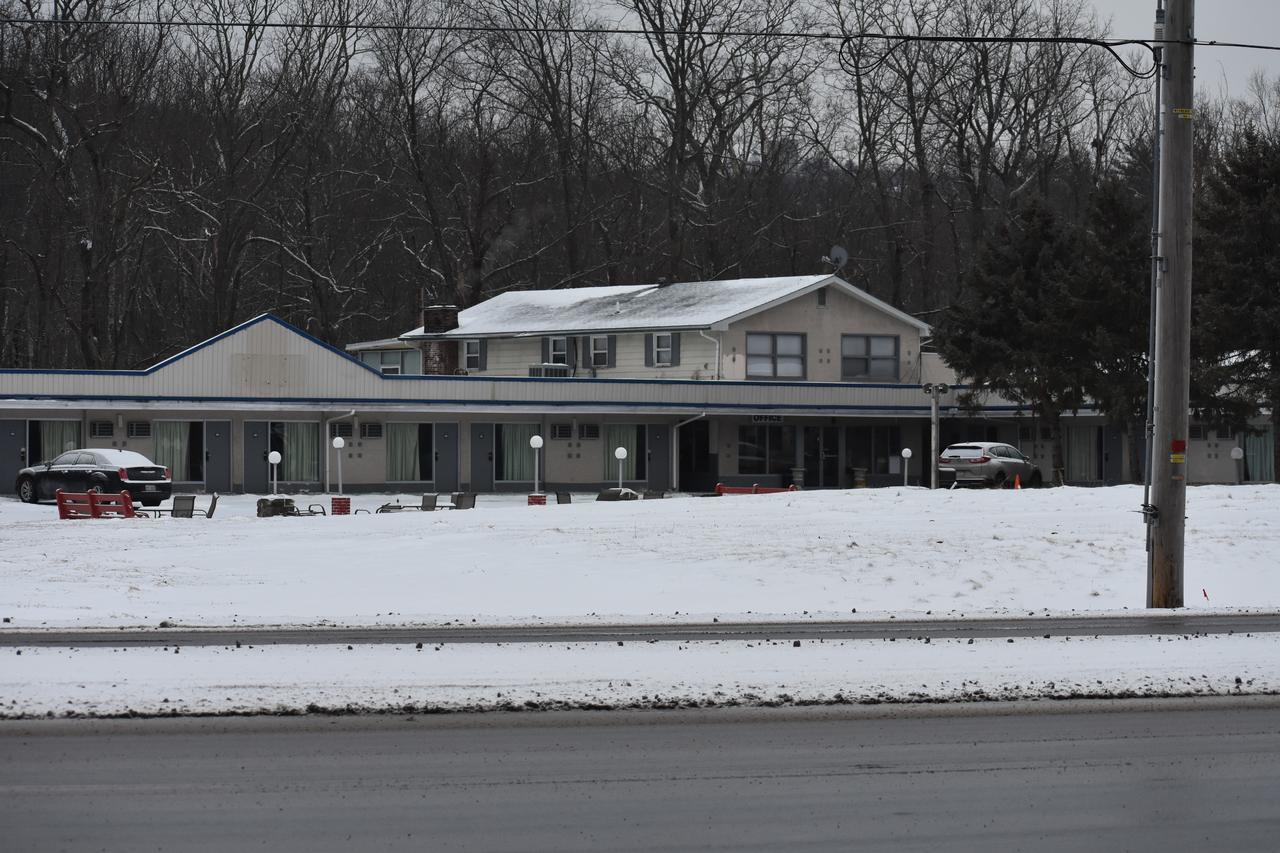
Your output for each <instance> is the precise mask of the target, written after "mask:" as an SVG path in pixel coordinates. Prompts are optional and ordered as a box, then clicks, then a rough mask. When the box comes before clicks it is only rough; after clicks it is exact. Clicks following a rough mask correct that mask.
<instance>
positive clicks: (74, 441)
mask: <svg viewBox="0 0 1280 853" xmlns="http://www.w3.org/2000/svg"><path fill="white" fill-rule="evenodd" d="M79 446H80V422H79V421H41V422H40V452H41V454H42V455H43V456H44V458H45V459H52V458H53V457H55V456H57V455H58V454H59V453H62V452H64V451H67V450H74V449H75V448H77V447H79ZM37 461H44V460H36V459H33V460H31V462H32V463H33V464H34V463H35V462H37Z"/></svg>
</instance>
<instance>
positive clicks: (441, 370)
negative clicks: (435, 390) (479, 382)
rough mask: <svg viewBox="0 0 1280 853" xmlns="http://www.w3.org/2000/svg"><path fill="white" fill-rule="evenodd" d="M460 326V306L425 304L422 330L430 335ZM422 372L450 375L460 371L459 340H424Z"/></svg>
mask: <svg viewBox="0 0 1280 853" xmlns="http://www.w3.org/2000/svg"><path fill="white" fill-rule="evenodd" d="M456 328H458V306H456V305H423V306H422V331H423V332H424V333H426V334H428V335H431V334H439V333H440V332H448V331H450V330H452V329H456ZM422 372H423V373H431V374H435V375H448V374H453V373H457V372H458V342H457V341H422Z"/></svg>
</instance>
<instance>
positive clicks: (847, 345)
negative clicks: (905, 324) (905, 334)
mask: <svg viewBox="0 0 1280 853" xmlns="http://www.w3.org/2000/svg"><path fill="white" fill-rule="evenodd" d="M898 375H899V374H898V337H897V335H843V336H842V337H841V338H840V378H841V379H845V380H849V379H883V380H886V381H888V382H897V381H898Z"/></svg>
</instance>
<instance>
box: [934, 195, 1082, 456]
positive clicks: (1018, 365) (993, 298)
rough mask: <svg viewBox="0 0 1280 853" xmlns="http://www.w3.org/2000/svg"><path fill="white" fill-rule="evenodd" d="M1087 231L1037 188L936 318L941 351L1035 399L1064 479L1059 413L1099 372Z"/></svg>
mask: <svg viewBox="0 0 1280 853" xmlns="http://www.w3.org/2000/svg"><path fill="white" fill-rule="evenodd" d="M1088 242H1089V241H1088V237H1087V235H1086V234H1085V232H1083V231H1082V230H1081V229H1080V228H1078V227H1076V226H1073V225H1071V224H1069V223H1066V222H1063V221H1061V220H1060V219H1059V218H1058V217H1056V216H1055V215H1054V213H1053V212H1052V211H1051V210H1050V209H1049V208H1048V206H1047V205H1046V204H1045V203H1044V201H1043V200H1042V199H1039V198H1033V199H1031V200H1030V201H1029V202H1026V203H1024V205H1023V206H1022V207H1021V208H1019V209H1018V210H1017V211H1015V213H1014V214H1013V215H1012V216H1011V217H1010V218H1009V219H1008V220H1007V221H1006V222H1005V223H1004V224H1002V225H1001V226H1000V227H999V228H998V229H997V231H996V233H995V235H994V237H993V239H992V240H991V241H990V242H989V243H988V244H987V246H986V247H985V248H984V249H983V251H982V252H981V254H980V256H979V258H978V260H977V262H976V263H975V265H974V268H973V271H972V272H971V273H970V274H969V275H968V276H967V277H966V278H965V280H964V282H963V287H962V290H961V294H960V297H959V299H958V300H957V302H956V303H955V304H953V305H952V307H951V308H950V309H948V310H947V312H946V313H945V314H944V315H943V318H942V320H941V321H939V322H938V323H937V324H936V325H935V326H934V333H935V343H936V344H937V347H938V352H939V353H940V354H941V355H942V357H943V358H944V359H945V360H946V361H947V363H948V364H950V365H951V366H952V367H953V368H954V369H955V370H956V372H957V373H959V374H960V375H961V376H963V377H966V378H967V379H969V380H970V382H971V383H972V384H973V385H974V386H976V388H978V389H987V390H990V391H993V392H995V393H998V394H1000V395H1001V396H1004V397H1007V398H1008V399H1011V400H1014V401H1015V402H1018V403H1023V404H1026V405H1028V406H1030V407H1031V409H1032V411H1033V413H1034V414H1036V415H1037V416H1038V417H1039V418H1041V419H1042V420H1043V421H1044V423H1045V424H1046V425H1047V426H1048V427H1049V431H1050V439H1051V441H1052V444H1053V467H1054V469H1055V473H1056V474H1057V476H1058V477H1059V479H1061V472H1062V470H1063V468H1064V463H1063V458H1064V454H1063V442H1062V415H1063V414H1066V413H1068V412H1074V411H1077V410H1078V409H1079V408H1080V407H1081V406H1082V405H1083V404H1084V403H1085V401H1086V394H1087V390H1088V388H1089V387H1090V382H1091V380H1092V379H1093V377H1094V376H1095V375H1096V372H1097V353H1096V351H1095V347H1094V345H1093V343H1092V341H1091V338H1090V330H1091V329H1092V327H1093V325H1094V323H1095V321H1096V319H1097V318H1098V316H1099V309H1100V306H1099V304H1098V302H1097V300H1096V298H1095V296H1094V293H1093V289H1092V288H1089V287H1087V286H1086V285H1087V283H1088V278H1089V271H1088V258H1087V253H1088Z"/></svg>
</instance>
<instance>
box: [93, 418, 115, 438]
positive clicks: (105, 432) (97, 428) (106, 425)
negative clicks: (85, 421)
mask: <svg viewBox="0 0 1280 853" xmlns="http://www.w3.org/2000/svg"><path fill="white" fill-rule="evenodd" d="M115 434H116V428H115V424H113V423H111V421H89V438H111V437H112V436H114V435H115Z"/></svg>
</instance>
